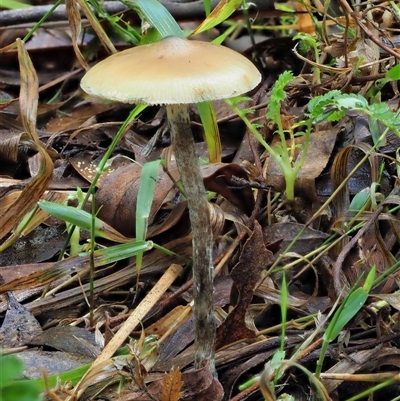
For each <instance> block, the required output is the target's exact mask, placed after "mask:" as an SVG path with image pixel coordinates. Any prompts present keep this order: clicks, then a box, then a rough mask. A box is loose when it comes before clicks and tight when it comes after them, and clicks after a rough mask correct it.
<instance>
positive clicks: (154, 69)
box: [81, 36, 261, 373]
mask: <svg viewBox="0 0 400 401" xmlns="http://www.w3.org/2000/svg"><path fill="white" fill-rule="evenodd" d="M260 80H261V75H260V73H259V72H258V70H257V68H256V67H255V66H254V65H253V64H252V63H251V62H250V61H249V60H248V59H246V58H245V57H243V56H242V55H241V54H239V53H236V52H235V51H233V50H230V49H228V48H226V47H223V46H218V45H214V44H211V43H207V42H199V41H190V40H187V39H183V38H179V37H175V36H169V37H166V38H164V39H162V40H160V41H158V42H155V43H152V44H148V45H143V46H139V47H134V48H132V49H128V50H124V51H122V52H120V53H116V54H113V55H112V56H110V57H108V58H107V59H105V60H103V61H101V62H100V63H98V64H97V65H95V66H94V67H93V68H91V69H90V70H89V71H88V72H87V73H86V74H85V76H84V77H83V79H82V81H81V87H82V89H83V90H84V91H85V92H87V93H88V94H89V95H92V96H96V97H100V98H105V99H110V100H115V101H118V102H124V103H135V104H138V103H143V104H149V105H166V109H167V117H168V123H169V129H170V135H171V142H172V147H173V150H174V152H175V158H176V163H177V167H178V171H179V173H180V177H181V181H182V184H183V187H184V192H185V196H186V198H187V202H188V208H189V217H190V221H191V226H192V234H193V300H194V317H195V367H196V368H200V367H201V366H202V361H203V360H207V361H208V362H209V367H210V370H211V371H212V372H213V373H215V366H214V352H215V350H214V348H215V335H216V334H215V318H214V311H213V265H212V245H213V238H212V227H211V224H210V215H209V209H208V203H207V198H206V190H205V188H204V184H203V179H202V176H201V173H200V166H199V161H198V158H197V156H196V153H195V145H194V140H193V136H192V132H191V128H190V118H189V104H190V103H199V102H204V101H211V100H216V99H226V98H229V97H233V96H237V95H240V94H243V93H245V92H248V91H249V90H251V89H253V88H254V87H256V86H257V85H258V83H259V82H260Z"/></svg>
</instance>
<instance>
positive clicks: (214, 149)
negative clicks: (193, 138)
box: [196, 102, 222, 163]
mask: <svg viewBox="0 0 400 401" xmlns="http://www.w3.org/2000/svg"><path fill="white" fill-rule="evenodd" d="M196 106H197V110H198V111H199V115H200V119H201V123H202V125H203V128H204V136H205V140H206V144H207V150H208V160H209V162H210V163H220V162H221V157H222V146H221V139H220V136H219V129H218V123H217V116H216V115H215V109H214V104H213V102H200V103H197V104H196Z"/></svg>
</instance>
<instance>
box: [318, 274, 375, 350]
mask: <svg viewBox="0 0 400 401" xmlns="http://www.w3.org/2000/svg"><path fill="white" fill-rule="evenodd" d="M371 276H372V277H374V276H375V270H374V268H373V269H371V272H370V274H369V275H368V278H367V279H368V280H369V281H368V285H366V288H364V287H362V288H357V289H355V290H354V291H352V292H351V293H349V294H348V296H347V297H346V298H345V300H344V301H343V304H342V305H341V306H340V308H339V309H338V310H337V311H336V312H335V314H334V316H333V318H332V320H331V322H330V324H329V326H328V328H327V330H326V332H325V336H326V340H327V341H328V342H331V341H333V340H334V339H335V338H336V337H337V336H338V335H339V333H340V332H341V331H342V330H343V328H344V327H345V326H346V324H347V323H348V322H349V321H350V320H351V319H352V318H353V317H354V316H355V315H356V314H357V313H358V311H359V310H360V309H361V308H362V306H363V305H364V303H365V301H366V300H367V298H368V295H369V290H370V288H371V285H372V283H370V279H371ZM372 282H373V280H372ZM366 283H367V280H366ZM364 285H365V284H364Z"/></svg>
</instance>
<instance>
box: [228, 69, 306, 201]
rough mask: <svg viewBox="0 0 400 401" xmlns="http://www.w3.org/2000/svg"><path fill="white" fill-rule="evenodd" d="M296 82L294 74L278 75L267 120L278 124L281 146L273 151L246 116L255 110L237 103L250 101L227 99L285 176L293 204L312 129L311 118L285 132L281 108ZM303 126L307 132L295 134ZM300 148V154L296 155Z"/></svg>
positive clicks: (287, 192)
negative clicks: (291, 86)
mask: <svg viewBox="0 0 400 401" xmlns="http://www.w3.org/2000/svg"><path fill="white" fill-rule="evenodd" d="M293 80H294V77H293V74H292V72H290V71H285V72H284V73H282V74H281V75H280V76H279V78H278V79H277V81H276V83H275V85H274V87H273V89H272V92H271V98H270V103H269V106H268V112H267V118H268V119H270V120H271V121H273V122H274V123H275V124H276V126H277V130H276V134H278V135H279V138H280V144H279V145H276V146H275V147H274V148H272V147H271V146H270V145H269V144H268V143H267V142H266V141H265V140H264V138H263V137H262V136H261V134H260V132H259V131H258V129H257V128H259V126H258V125H256V124H252V123H251V122H250V121H249V119H248V118H247V115H246V114H248V113H250V112H252V110H249V109H241V108H239V107H238V103H239V102H240V101H243V100H247V99H246V98H243V97H238V98H234V99H229V100H226V102H227V103H228V105H229V106H230V107H231V108H232V109H233V110H234V111H235V113H236V114H237V115H238V116H239V117H240V118H241V119H242V120H243V122H244V123H245V124H246V126H247V127H248V129H249V130H250V132H251V133H252V134H253V135H254V136H255V137H256V138H257V140H258V141H259V142H260V143H261V144H262V145H263V146H264V147H265V149H266V150H267V151H268V152H269V154H270V155H271V156H272V157H273V158H274V159H275V161H276V163H277V164H278V166H279V168H280V169H281V171H282V173H283V175H284V177H285V182H286V198H287V200H288V201H290V202H292V201H293V200H294V184H295V180H296V177H297V175H298V173H299V171H300V169H301V167H302V166H303V164H304V162H305V159H306V156H307V151H308V146H309V143H310V134H311V128H312V120H311V119H307V120H304V121H300V122H299V123H296V124H294V125H293V126H292V127H291V128H290V129H284V127H283V121H282V115H281V106H282V102H283V101H284V100H285V97H286V92H285V86H286V85H288V84H289V83H291V82H292V81H293ZM300 127H304V130H303V131H295V130H297V129H298V128H300ZM286 134H288V139H286ZM299 136H304V141H303V144H297V143H296V138H297V137H299ZM299 149H300V153H299V154H297V153H298V150H299Z"/></svg>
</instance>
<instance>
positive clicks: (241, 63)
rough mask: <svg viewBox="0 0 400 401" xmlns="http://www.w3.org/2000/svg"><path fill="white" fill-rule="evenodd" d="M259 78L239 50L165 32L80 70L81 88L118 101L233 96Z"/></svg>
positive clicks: (183, 100)
mask: <svg viewBox="0 0 400 401" xmlns="http://www.w3.org/2000/svg"><path fill="white" fill-rule="evenodd" d="M260 81H261V75H260V73H259V71H258V70H257V68H256V67H255V66H254V64H253V63H252V62H251V61H249V60H248V59H247V58H245V57H244V56H242V55H241V54H239V53H237V52H235V51H233V50H230V49H228V48H226V47H224V46H219V45H214V44H211V43H207V42H199V41H191V40H187V39H182V38H179V37H175V36H170V37H167V38H164V39H162V40H160V41H158V42H155V43H151V44H148V45H143V46H138V47H134V48H132V49H128V50H124V51H122V52H120V53H116V54H113V55H112V56H110V57H108V58H106V59H105V60H103V61H101V62H100V63H98V64H96V65H95V66H94V67H93V68H91V69H90V70H89V71H88V72H87V73H86V74H85V76H84V77H83V78H82V81H81V87H82V89H83V90H84V91H85V92H87V93H88V94H89V95H92V96H95V97H100V98H105V99H110V100H115V101H119V102H124V103H144V104H185V103H198V102H203V101H207V100H216V99H226V98H229V97H232V96H237V95H240V94H242V93H245V92H248V91H249V90H251V89H253V88H254V87H256V86H257V84H258V83H259V82H260Z"/></svg>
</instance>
